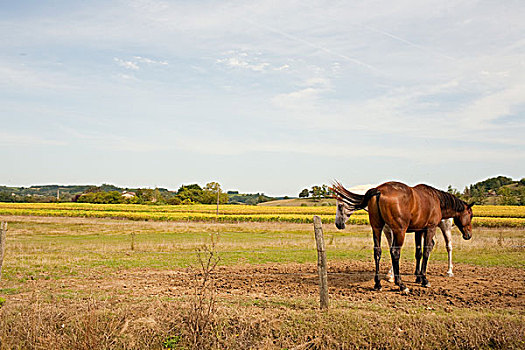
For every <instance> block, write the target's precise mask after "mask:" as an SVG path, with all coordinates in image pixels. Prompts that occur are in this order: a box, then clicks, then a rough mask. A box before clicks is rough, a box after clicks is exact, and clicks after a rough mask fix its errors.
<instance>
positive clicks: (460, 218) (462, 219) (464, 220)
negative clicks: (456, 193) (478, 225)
mask: <svg viewBox="0 0 525 350" xmlns="http://www.w3.org/2000/svg"><path fill="white" fill-rule="evenodd" d="M465 204H466V203H465ZM473 205H474V203H471V204H466V205H465V209H464V210H463V211H460V212H458V213H457V215H456V216H455V217H454V224H456V226H457V227H458V228H459V230H460V231H461V233H462V234H463V239H471V238H472V216H473V215H472V206H473Z"/></svg>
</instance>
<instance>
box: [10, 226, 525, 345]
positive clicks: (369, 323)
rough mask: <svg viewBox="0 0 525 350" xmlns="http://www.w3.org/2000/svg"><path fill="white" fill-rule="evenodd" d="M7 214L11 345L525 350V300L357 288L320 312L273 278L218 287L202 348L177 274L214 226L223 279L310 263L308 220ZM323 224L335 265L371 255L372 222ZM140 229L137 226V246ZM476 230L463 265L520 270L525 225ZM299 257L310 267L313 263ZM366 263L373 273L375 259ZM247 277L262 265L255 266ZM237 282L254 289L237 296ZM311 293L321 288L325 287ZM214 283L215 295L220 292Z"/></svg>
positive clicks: (459, 254)
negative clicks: (428, 300)
mask: <svg viewBox="0 0 525 350" xmlns="http://www.w3.org/2000/svg"><path fill="white" fill-rule="evenodd" d="M6 219H8V220H10V221H11V224H10V227H11V229H10V231H9V237H8V239H9V241H8V244H9V248H8V251H7V255H6V260H5V266H4V268H5V270H4V272H5V279H4V280H2V281H0V297H2V298H5V299H6V302H5V303H4V304H3V306H1V307H0V349H1V350H3V349H17V348H18V349H90V350H94V349H160V348H163V347H165V346H168V345H169V346H172V347H173V348H178V349H192V348H202V349H292V348H295V349H353V348H393V349H402V348H403V349H405V348H422V349H438V348H440V349H441V348H450V349H467V348H506V349H508V348H510V349H512V348H515V349H520V348H524V347H525V343H524V337H523V334H524V332H525V309H524V307H523V305H525V303H524V304H523V305H522V306H520V307H491V308H484V307H482V306H480V305H477V306H468V304H467V301H465V305H458V306H449V305H448V304H440V305H427V304H421V302H419V301H417V300H420V299H417V298H419V297H415V298H416V301H415V302H407V301H405V300H403V299H400V298H399V297H398V296H397V294H395V293H391V292H384V293H385V294H381V295H380V296H381V297H383V299H376V298H374V296H373V294H367V293H368V292H366V290H365V292H362V289H363V288H364V287H362V286H361V285H360V284H358V285H357V287H356V288H357V289H356V290H357V291H358V292H359V293H361V295H360V297H359V298H353V297H352V296H348V295H341V296H340V297H338V298H334V299H333V300H331V303H330V305H331V309H330V310H329V312H327V313H321V312H319V311H318V309H317V305H318V304H317V303H318V298H317V296H316V295H315V294H310V292H309V291H306V290H299V289H298V290H293V288H294V286H297V285H300V284H294V285H286V282H285V280H277V281H274V282H273V283H274V284H275V288H276V290H277V293H276V294H271V293H270V292H268V293H267V291H268V290H270V289H265V288H264V287H265V286H262V288H259V289H257V288H252V287H256V286H250V285H246V286H244V285H243V284H242V282H243V281H242V276H241V277H240V278H239V280H237V281H236V283H237V285H235V286H232V287H229V286H228V285H225V284H223V285H222V286H221V288H222V290H221V292H220V293H218V294H214V299H213V300H214V305H213V310H212V311H213V312H209V313H208V314H207V316H206V317H207V319H206V320H205V321H206V326H205V327H204V328H200V329H201V330H202V329H204V331H203V332H202V334H203V335H204V336H203V337H201V338H200V339H199V341H198V342H196V341H195V331H194V330H195V329H196V328H195V327H194V328H193V329H194V330H193V331H192V328H191V327H189V326H188V316H189V315H192V313H193V314H194V312H195V311H192V310H195V303H194V301H195V298H194V297H195V293H192V288H191V283H188V284H187V285H184V283H182V284H181V283H180V281H178V280H177V278H180V279H183V277H184V276H185V275H184V274H185V273H187V272H186V271H187V270H185V269H184V268H183V267H185V266H188V265H189V264H191V263H193V264H195V263H198V259H196V256H195V254H193V252H194V251H195V249H196V248H197V247H200V246H202V244H203V243H209V242H210V234H211V233H213V234H214V235H216V234H218V236H216V237H217V239H216V240H215V242H216V244H217V246H216V249H217V252H218V254H219V255H220V256H221V264H222V266H221V269H219V270H218V273H219V274H223V275H227V274H228V273H232V271H236V269H240V268H241V267H242V266H245V265H244V264H245V263H253V262H254V261H256V262H258V263H261V264H265V263H271V262H279V264H273V266H281V265H280V262H281V261H284V262H286V261H288V262H297V261H308V262H311V263H313V262H315V251H314V247H315V244H314V241H313V229H312V227H311V225H305V224H292V223H243V224H231V223H223V224H217V225H215V224H211V223H192V222H189V223H180V222H140V221H125V220H109V219H80V218H31V217H7V218H6ZM324 231H325V241H326V243H327V250H328V252H329V260H330V261H336V260H337V259H339V260H348V259H355V258H356V257H357V258H359V259H364V260H366V261H371V258H372V255H371V245H372V240H371V237H370V233H369V231H370V229H369V228H368V227H365V226H353V227H349V228H348V229H347V230H345V231H343V232H341V231H337V230H336V229H335V228H334V227H333V225H325V227H324ZM131 232H135V233H136V237H135V250H134V251H131ZM474 234H475V236H474V239H473V240H472V241H471V242H466V241H463V240H462V239H461V237H460V235H459V234H457V233H456V234H455V235H454V242H453V244H454V248H455V250H454V252H455V262H456V264H457V265H459V266H460V267H461V263H462V262H463V263H468V264H473V265H480V266H486V265H489V266H496V267H498V268H499V267H501V266H510V268H508V269H514V270H513V271H515V269H518V270H520V271H522V270H521V269H522V268H523V267H524V265H523V261H525V257H524V255H523V251H524V250H523V248H516V247H519V246H523V245H524V242H525V231H524V230H512V229H478V230H476V232H475V233H474ZM438 239H439V244H438V247H437V249H436V251H435V252H433V259H435V260H445V259H446V251H445V249H444V245H443V244H442V241H443V239H442V237H441V236H439V238H438ZM385 248H386V247H385ZM232 251H234V252H236V253H231V252H232ZM330 254H331V255H330ZM404 254H405V255H404V259H405V264H408V263H407V260H411V259H413V258H412V256H413V239H412V237H411V236H409V238H408V239H407V247H406V248H405V249H404ZM385 255H387V254H385ZM385 261H388V257H385ZM409 262H411V261H409ZM363 264H365V263H363ZM224 265H229V266H224ZM296 265H297V266H299V269H298V271H303V270H304V268H303V267H304V266H305V265H308V264H296ZM311 265H312V266H314V265H313V264H311ZM365 265H366V266H368V265H369V266H370V271H372V264H371V263H370V264H368V263H366V264H365ZM250 266H251V265H250ZM258 266H260V270H264V268H265V267H264V266H266V265H258ZM294 266H295V265H294ZM308 266H310V265H308ZM467 266H468V265H467ZM177 267H178V268H177ZM308 268H309V267H308ZM250 271H252V273H257V269H255V270H250ZM253 271H255V272H253ZM505 271H506V270H505ZM259 273H261V274H263V273H262V272H259ZM153 274H155V275H156V277H153ZM164 275H165V276H164ZM177 276H179V277H177ZM195 276H198V274H196V275H195ZM275 276H277V277H276V278H279V277H278V276H279V274H276V275H275ZM219 277H221V276H220V275H219ZM222 277H223V282H227V283H229V281H228V279H227V278H224V277H228V276H222ZM307 277H308V276H307ZM307 277H302V276H297V277H295V279H294V281H296V282H297V283H304V284H303V286H304V285H306V284H307ZM185 278H186V279H184V281H186V280H188V281H190V280H191V279H190V278H188V277H185ZM268 278H269V280H271V279H273V278H274V277H272V276H270V277H268ZM303 278H304V280H302V279H303ZM139 279H140V280H139ZM154 279H155V280H154ZM312 279H313V280H315V279H316V278H315V275H314V276H313V278H312ZM197 280H199V281H200V279H196V281H197ZM262 281H263V282H262V283H265V282H264V281H265V280H262ZM281 281H282V284H281ZM248 283H250V282H248ZM258 283H259V282H258ZM364 283H365V282H364ZM240 286H244V287H243V288H244V289H236V291H237V292H236V293H234V292H233V291H232V290H233V288H241V287H240ZM308 287H309V288H310V289H311V290H314V291H315V290H316V286H315V285H309V286H308ZM210 288H212V289H210V290H209V291H210V293H212V292H213V288H214V287H210ZM290 288H291V289H292V290H291V289H290ZM280 289H282V290H284V289H286V290H287V293H288V294H286V295H293V296H294V297H290V296H286V295H285V294H282V293H281V290H280ZM522 289H523V288H521V289H520V290H522ZM520 290H518V291H515V293H517V294H516V298H523V294H520V293H521V292H520ZM386 293H389V294H386ZM369 295H370V297H369ZM421 298H423V297H421ZM492 298H497V296H495V297H492ZM506 298H511V297H509V296H506ZM512 298H513V297H512ZM443 299H444V300H445V299H446V297H443ZM208 300H209V299H208ZM440 300H441V299H440ZM515 300H517V299H515ZM445 302H446V300H445V301H444V303H445ZM204 304H205V303H204ZM207 305H209V304H207ZM422 305H424V307H423V306H422ZM481 305H482V304H481ZM512 305H515V304H512Z"/></svg>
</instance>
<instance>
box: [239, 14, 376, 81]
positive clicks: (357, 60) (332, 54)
mask: <svg viewBox="0 0 525 350" xmlns="http://www.w3.org/2000/svg"><path fill="white" fill-rule="evenodd" d="M242 20H243V21H245V22H248V23H250V24H252V25H255V26H257V27H259V28H264V29H266V30H268V31H271V32H274V33H276V34H279V35H282V36H284V37H286V38H288V39H291V40H295V41H298V42H301V43H303V44H305V45H307V46H310V47H312V48H314V49H317V50H320V51H323V52H325V53H327V54H329V55H331V56H336V57H339V58H342V59H343V60H345V61H348V62H351V63H353V64H356V65H359V66H361V67H365V68H367V69H369V70H371V71H373V72H375V73H382V72H381V70H379V69H377V68H376V67H374V66H372V65H370V64H368V63H365V62H363V61H361V60H359V59H357V58H355V57H350V56H347V55H344V54H341V53H339V52H335V51H333V50H330V49H328V48H326V47H323V46H320V45H317V44H314V43H312V42H310V41H308V40H305V39H302V38H299V37H297V36H295V35H292V34H289V33H286V32H283V31H282V30H279V29H276V28H273V27H270V26H267V25H264V24H259V23H256V22H253V21H251V20H248V19H245V18H243V19H242Z"/></svg>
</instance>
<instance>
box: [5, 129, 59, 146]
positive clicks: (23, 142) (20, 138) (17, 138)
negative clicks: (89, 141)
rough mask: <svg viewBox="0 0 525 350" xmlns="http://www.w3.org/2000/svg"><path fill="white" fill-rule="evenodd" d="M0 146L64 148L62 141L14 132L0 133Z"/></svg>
mask: <svg viewBox="0 0 525 350" xmlns="http://www.w3.org/2000/svg"><path fill="white" fill-rule="evenodd" d="M0 145H2V146H44V145H47V146H66V145H67V143H66V142H64V141H58V140H53V139H48V138H43V137H41V136H38V135H34V134H29V133H19V132H15V131H9V132H7V131H0Z"/></svg>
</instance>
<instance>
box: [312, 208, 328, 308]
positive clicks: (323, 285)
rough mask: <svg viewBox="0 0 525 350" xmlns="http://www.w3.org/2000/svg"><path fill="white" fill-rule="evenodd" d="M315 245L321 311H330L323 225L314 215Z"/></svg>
mask: <svg viewBox="0 0 525 350" xmlns="http://www.w3.org/2000/svg"><path fill="white" fill-rule="evenodd" d="M314 233H315V243H316V244H317V272H318V273H319V295H320V303H321V310H326V309H328V274H327V271H326V251H325V249H324V237H323V225H322V223H321V218H320V217H319V216H317V215H314Z"/></svg>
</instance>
